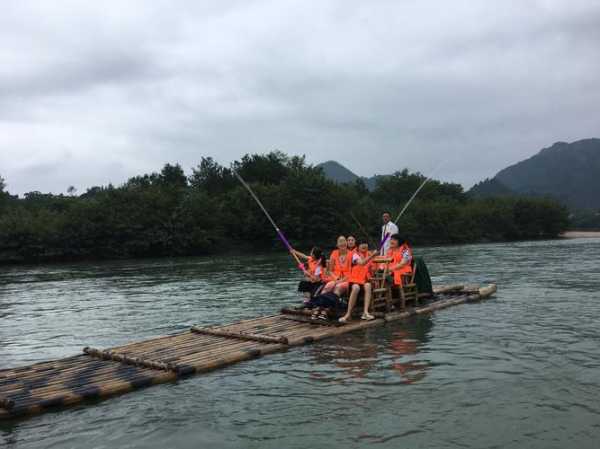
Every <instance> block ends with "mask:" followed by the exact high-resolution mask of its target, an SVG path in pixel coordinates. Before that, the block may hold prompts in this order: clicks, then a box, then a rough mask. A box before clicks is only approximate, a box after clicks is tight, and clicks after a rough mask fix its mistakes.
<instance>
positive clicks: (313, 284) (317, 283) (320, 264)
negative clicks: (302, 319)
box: [292, 246, 327, 303]
mask: <svg viewBox="0 0 600 449" xmlns="http://www.w3.org/2000/svg"><path fill="white" fill-rule="evenodd" d="M292 251H293V252H294V254H296V256H297V257H298V258H299V259H302V260H304V261H305V269H304V280H303V281H300V283H299V284H298V291H299V292H301V293H303V294H304V302H305V303H306V302H308V301H309V300H310V299H311V298H313V297H315V296H317V295H318V294H319V293H320V291H321V287H322V286H323V285H324V281H325V279H326V275H325V272H326V268H327V259H326V258H325V256H324V255H323V250H322V249H321V248H319V247H317V246H315V247H313V249H311V251H310V255H309V256H307V255H306V254H304V253H301V252H300V251H296V250H295V249H294V250H292Z"/></svg>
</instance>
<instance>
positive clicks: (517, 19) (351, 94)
mask: <svg viewBox="0 0 600 449" xmlns="http://www.w3.org/2000/svg"><path fill="white" fill-rule="evenodd" d="M211 3H215V4H211ZM598 54H600V4H598V3H594V2H589V1H577V0H575V1H569V2H566V1H553V0H543V1H542V0H540V1H518V2H517V1H490V2H477V3H474V2H470V1H458V2H453V3H452V5H450V4H448V3H447V2H442V1H439V0H438V1H433V0H429V1H406V2H395V1H376V2H357V1H356V2H351V1H350V2H349V1H328V2H314V3H307V2H301V1H277V2H273V1H262V2H252V3H250V2H241V1H240V2H237V1H236V2H233V1H232V2H218V4H217V3H216V2H206V3H204V2H192V1H179V2H167V1H153V2H146V1H134V2H127V3H125V4H123V2H116V1H107V2H103V3H102V4H101V5H100V4H92V3H90V2H85V3H82V2H78V1H74V0H73V1H62V2H52V3H50V2H43V1H40V2H34V1H22V2H9V3H8V6H7V7H6V8H5V11H3V14H2V15H1V16H0V175H2V176H3V177H4V178H6V180H7V183H8V184H9V189H10V190H11V191H12V192H16V193H23V192H26V191H30V190H42V191H54V192H61V191H62V192H64V191H65V190H66V188H67V186H69V185H71V184H73V185H75V186H76V187H78V188H79V189H80V190H83V189H84V188H85V187H89V186H92V185H97V184H106V183H108V182H113V183H120V182H123V181H124V180H125V179H126V178H127V177H128V176H132V175H135V174H139V173H141V172H145V171H151V170H157V169H159V168H160V166H161V165H162V164H163V163H164V162H180V163H182V165H183V166H184V167H185V168H190V167H192V166H194V165H196V164H197V163H198V161H199V159H200V156H203V155H209V156H213V157H215V158H216V159H217V160H219V161H220V162H222V163H229V162H230V161H231V160H233V159H235V158H238V157H239V156H241V155H242V154H244V153H246V152H263V151H269V150H272V149H280V150H283V151H286V152H288V153H299V154H306V155H307V157H308V159H309V161H311V162H315V163H316V162H321V161H323V160H327V159H336V160H338V161H340V162H342V163H344V164H346V165H347V166H348V167H349V168H351V169H353V170H354V171H356V172H357V173H359V174H363V175H371V174H374V173H380V174H381V173H389V172H391V171H393V170H395V169H401V168H403V167H405V166H406V167H409V168H411V169H414V170H420V171H422V172H424V173H428V172H430V171H431V170H432V168H433V167H435V166H437V165H438V164H439V161H440V160H445V161H446V163H445V164H444V166H443V167H442V169H440V171H439V173H438V175H439V176H440V177H442V178H443V179H446V180H451V181H456V182H460V183H463V184H464V185H465V186H467V187H468V186H469V185H470V184H472V183H473V182H476V181H477V180H480V179H482V178H484V177H486V176H490V175H493V174H494V173H495V172H496V171H498V170H499V169H501V168H503V167H504V166H506V165H508V164H510V163H514V162H516V161H517V160H520V159H522V158H525V157H528V156H530V155H531V154H533V153H534V152H536V151H537V150H539V149H541V148H542V147H544V146H548V145H550V144H551V143H553V142H554V141H557V140H566V141H570V140H576V139H580V138H585V137H591V136H598V135H599V132H598V131H599V130H598V117H599V116H600V89H599V87H600V86H599V84H600V81H599V79H600V77H599V75H600V58H598V56H597V55H598Z"/></svg>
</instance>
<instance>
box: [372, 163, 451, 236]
mask: <svg viewBox="0 0 600 449" xmlns="http://www.w3.org/2000/svg"><path fill="white" fill-rule="evenodd" d="M445 163H446V161H445V160H444V161H442V162H440V163H439V164H438V165H437V167H435V168H434V169H433V171H432V172H431V174H430V175H429V176H428V177H427V178H425V181H423V182H422V183H421V185H420V186H419V188H418V189H417V190H415V193H413V194H412V196H411V197H410V198H409V199H408V201H407V202H406V204H405V205H404V207H403V208H402V210H401V211H400V213H399V214H398V216H397V217H396V219H395V220H394V223H396V224H397V223H398V221H399V220H400V218H402V215H404V212H406V209H408V207H409V206H410V205H411V203H412V202H413V200H414V199H415V198H416V197H417V195H418V194H419V192H420V191H421V190H422V189H423V187H425V184H427V183H428V182H429V181H430V180H431V178H433V175H434V174H435V173H436V172H437V171H438V170H439V169H440V168H441V167H442V165H444V164H445ZM389 237H390V235H389V232H388V233H386V234H385V235H384V237H383V240H382V241H381V244H380V248H382V247H383V245H384V244H385V241H386V240H387V239H388V238H389Z"/></svg>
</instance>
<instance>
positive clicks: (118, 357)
mask: <svg viewBox="0 0 600 449" xmlns="http://www.w3.org/2000/svg"><path fill="white" fill-rule="evenodd" d="M83 352H84V353H85V354H87V355H89V356H91V357H96V358H99V359H102V360H114V361H116V362H121V363H124V364H126V365H133V366H142V367H144V368H150V369H156V370H161V371H176V370H177V367H176V366H173V365H170V364H167V363H161V362H155V361H153V360H144V359H138V358H133V357H128V356H125V355H123V354H119V353H118V352H113V351H110V350H105V351H101V350H99V349H94V348H89V347H85V348H83Z"/></svg>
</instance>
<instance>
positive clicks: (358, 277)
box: [350, 251, 371, 285]
mask: <svg viewBox="0 0 600 449" xmlns="http://www.w3.org/2000/svg"><path fill="white" fill-rule="evenodd" d="M356 254H357V255H358V256H359V257H361V258H363V259H366V258H367V257H369V254H368V253H366V254H362V253H360V252H358V251H357V252H356ZM370 274H371V262H369V263H367V264H365V265H360V264H358V263H356V264H354V265H352V269H351V272H350V282H351V283H352V284H360V285H364V284H365V283H366V282H367V281H368V280H369V277H370Z"/></svg>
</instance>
